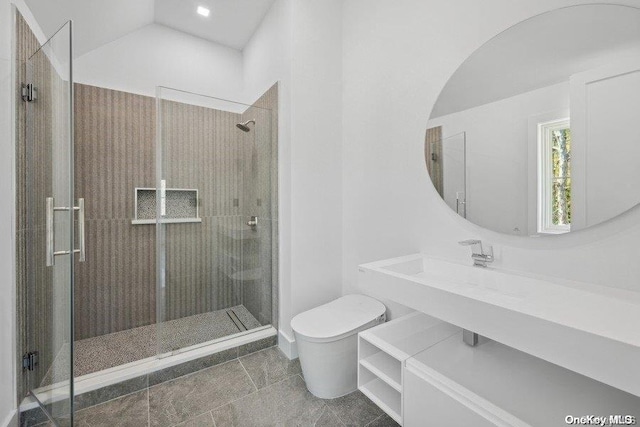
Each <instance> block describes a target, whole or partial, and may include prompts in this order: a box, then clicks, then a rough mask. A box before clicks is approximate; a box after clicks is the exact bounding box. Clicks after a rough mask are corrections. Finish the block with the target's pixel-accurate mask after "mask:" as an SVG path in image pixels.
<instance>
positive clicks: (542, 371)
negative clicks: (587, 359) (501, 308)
mask: <svg viewBox="0 0 640 427" xmlns="http://www.w3.org/2000/svg"><path fill="white" fill-rule="evenodd" d="M358 388H359V389H360V391H362V392H363V393H364V394H365V395H366V396H368V397H369V398H370V399H371V400H372V401H373V402H374V403H376V404H377V405H378V406H379V407H380V408H381V409H382V410H384V411H385V412H386V413H387V414H388V415H389V416H390V417H391V418H393V419H394V420H395V421H396V422H398V423H399V424H401V425H403V426H405V427H420V426H424V425H437V426H448V427H468V426H474V427H485V426H486V427H488V426H504V427H507V426H517V427H527V426H528V427H530V426H560V425H565V418H566V417H567V416H583V415H592V414H595V415H598V416H605V415H606V416H607V417H608V416H609V415H612V416H620V417H622V418H620V419H619V420H621V421H625V420H626V422H630V421H631V420H633V419H635V420H640V397H638V396H634V395H632V394H630V393H627V392H624V391H622V390H619V389H616V388H614V387H611V386H609V385H606V384H603V383H601V382H599V381H596V380H594V379H592V378H588V377H586V376H584V375H580V374H578V373H576V372H573V371H571V370H569V369H565V368H563V367H560V366H557V365H555V364H553V363H549V362H547V361H544V360H542V359H540V358H537V357H535V356H532V355H530V354H527V353H524V352H522V351H518V350H516V349H514V348H511V347H508V346H506V345H504V344H501V343H498V342H496V341H493V340H490V339H487V338H485V337H482V338H481V339H480V341H479V343H478V345H477V346H475V347H471V346H468V345H466V344H465V343H464V342H463V340H462V330H461V329H460V328H459V327H456V326H454V325H452V324H449V323H446V322H443V321H440V320H438V319H435V318H433V317H431V316H428V315H426V314H424V313H421V312H414V313H411V314H409V315H406V316H403V317H401V318H398V319H395V320H392V321H390V322H387V323H385V324H383V325H380V326H377V327H374V328H371V329H368V330H366V331H363V332H360V333H359V334H358ZM630 417H633V418H630ZM607 419H608V418H607ZM427 423H428V424H427Z"/></svg>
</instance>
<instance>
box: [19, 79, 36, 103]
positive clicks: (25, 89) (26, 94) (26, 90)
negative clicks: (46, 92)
mask: <svg viewBox="0 0 640 427" xmlns="http://www.w3.org/2000/svg"><path fill="white" fill-rule="evenodd" d="M36 99H38V90H37V89H36V88H35V86H34V85H33V84H31V83H29V84H24V83H23V84H22V100H23V101H24V102H33V101H35V100H36Z"/></svg>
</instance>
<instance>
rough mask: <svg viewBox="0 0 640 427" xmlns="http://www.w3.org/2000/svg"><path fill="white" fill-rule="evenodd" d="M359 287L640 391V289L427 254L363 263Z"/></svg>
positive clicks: (538, 355) (613, 384)
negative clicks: (514, 270)
mask: <svg viewBox="0 0 640 427" xmlns="http://www.w3.org/2000/svg"><path fill="white" fill-rule="evenodd" d="M359 284H360V286H361V289H363V290H364V291H366V292H367V293H370V294H371V295H374V296H377V297H380V298H385V299H389V300H392V301H395V302H398V303H400V304H404V305H406V306H408V307H411V308H413V309H415V310H418V311H421V312H423V313H426V314H429V315H431V316H434V317H436V318H438V319H440V320H443V321H445V322H448V323H451V324H453V325H456V326H458V327H460V328H464V329H468V330H471V331H474V332H476V333H479V334H480V335H482V336H485V337H488V338H491V339H493V340H495V341H498V342H500V343H502V344H504V345H507V346H509V347H513V348H515V349H517V350H520V351H522V352H524V353H527V354H530V355H532V356H535V357H537V358H540V359H543V360H546V361H548V362H551V363H554V364H556V365H559V366H562V367H565V368H567V369H569V370H571V371H574V372H578V373H580V374H582V375H585V376H587V377H589V378H593V379H595V380H598V381H601V382H603V383H605V384H608V385H611V386H613V387H615V388H618V389H620V390H624V391H626V392H629V393H632V394H634V395H636V396H640V330H639V329H638V325H640V294H638V293H636V292H632V291H625V290H621V289H615V288H609V287H603V286H598V285H594V284H589V283H579V282H571V281H564V280H557V279H549V278H540V277H534V276H529V275H524V274H517V273H513V272H508V271H504V270H499V269H496V268H492V267H488V268H478V267H472V266H470V265H463V264H458V263H453V262H449V261H443V260H439V259H435V258H430V257H427V256H424V255H422V254H415V255H409V256H405V257H400V258H394V259H388V260H384V261H378V262H373V263H369V264H363V265H361V266H359Z"/></svg>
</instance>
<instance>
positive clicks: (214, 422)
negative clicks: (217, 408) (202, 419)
mask: <svg viewBox="0 0 640 427" xmlns="http://www.w3.org/2000/svg"><path fill="white" fill-rule="evenodd" d="M209 416H210V417H211V421H213V427H216V419H215V418H214V417H213V411H209Z"/></svg>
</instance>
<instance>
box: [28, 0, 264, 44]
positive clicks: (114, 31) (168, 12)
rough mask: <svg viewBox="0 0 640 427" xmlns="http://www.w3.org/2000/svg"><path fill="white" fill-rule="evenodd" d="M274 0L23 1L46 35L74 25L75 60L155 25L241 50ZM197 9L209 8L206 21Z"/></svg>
mask: <svg viewBox="0 0 640 427" xmlns="http://www.w3.org/2000/svg"><path fill="white" fill-rule="evenodd" d="M274 1H275V0H56V1H51V0H25V2H26V3H27V5H28V6H29V9H30V10H31V12H32V13H33V15H34V17H35V19H36V20H37V21H38V23H39V24H40V26H41V28H42V30H43V32H44V33H45V34H46V35H47V36H51V35H53V34H54V33H55V32H56V30H57V29H58V28H60V27H61V26H62V24H63V23H65V22H66V21H68V20H69V19H71V20H73V22H74V46H75V56H76V57H77V56H81V55H83V54H85V53H87V52H89V51H91V50H93V49H96V48H98V47H100V46H102V45H103V44H105V43H109V42H111V41H113V40H116V39H118V38H120V37H122V36H124V35H126V34H128V33H131V32H133V31H135V30H138V29H140V28H142V27H144V26H146V25H149V24H152V23H154V22H155V23H157V24H161V25H165V26H167V27H170V28H173V29H175V30H178V31H182V32H185V33H187V34H191V35H193V36H196V37H201V38H203V39H206V40H209V41H211V42H215V43H218V44H222V45H224V46H228V47H231V48H234V49H238V50H242V49H243V48H244V47H245V45H246V44H247V42H248V41H249V40H250V39H251V36H252V35H253V33H254V32H255V31H256V29H257V28H258V26H259V25H260V23H261V22H262V19H263V18H264V16H265V15H266V14H267V12H268V11H269V9H270V8H271V5H272V4H273V3H274ZM198 6H204V7H207V8H209V9H210V10H211V14H210V15H209V17H208V18H205V17H203V16H200V15H198V14H197V13H196V9H197V7H198Z"/></svg>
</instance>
